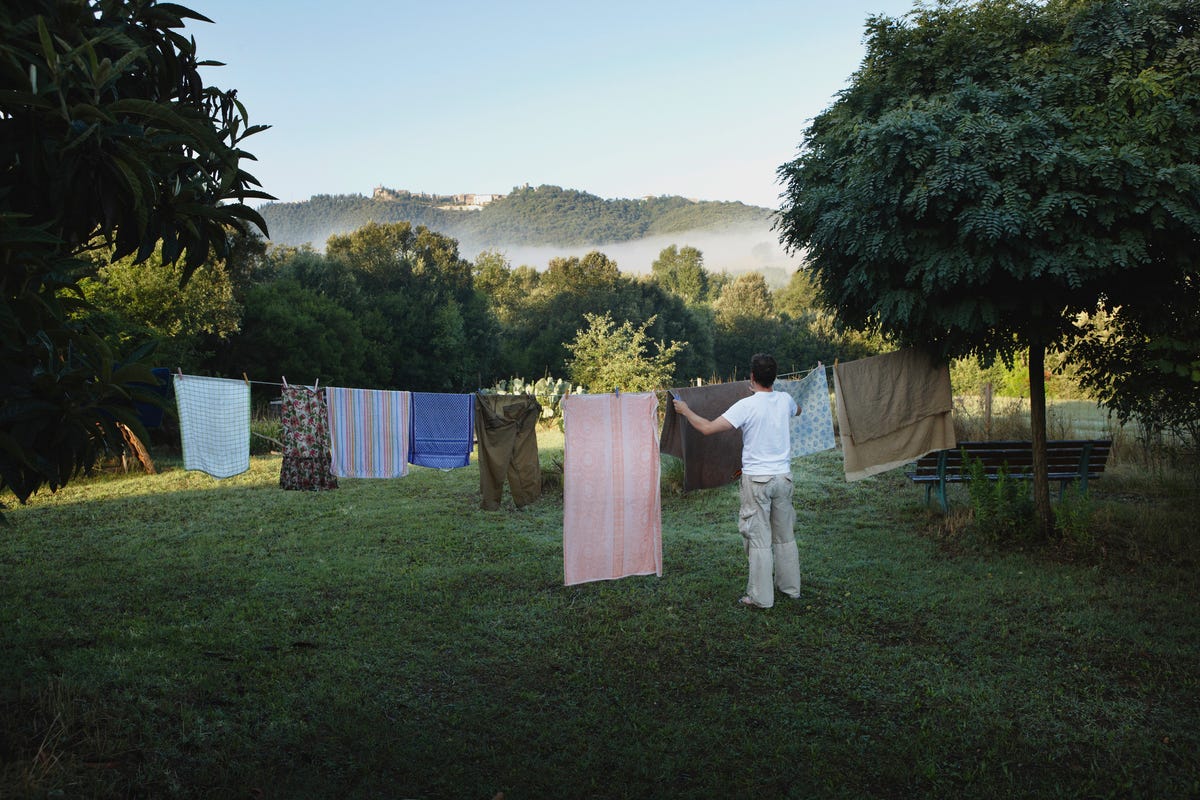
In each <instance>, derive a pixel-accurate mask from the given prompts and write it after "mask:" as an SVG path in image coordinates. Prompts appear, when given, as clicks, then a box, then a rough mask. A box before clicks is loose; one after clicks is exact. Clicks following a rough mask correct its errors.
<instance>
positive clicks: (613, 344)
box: [567, 312, 687, 392]
mask: <svg viewBox="0 0 1200 800" xmlns="http://www.w3.org/2000/svg"><path fill="white" fill-rule="evenodd" d="M584 319H585V321H586V322H587V328H586V329H581V330H580V331H579V332H578V333H577V334H576V336H575V340H574V341H573V342H570V343H569V344H567V349H568V350H570V351H571V353H572V354H573V355H574V357H573V358H572V359H571V360H570V361H568V362H567V371H568V374H569V375H570V376H571V380H572V381H574V382H576V383H579V384H581V385H583V386H584V387H586V388H587V390H588V391H590V392H609V391H613V390H614V389H619V390H622V391H626V392H646V391H654V390H655V389H662V388H665V387H666V386H667V385H668V384H669V383H670V382H671V377H672V375H673V373H674V362H675V356H676V355H677V354H678V353H679V351H680V350H682V349H683V348H684V347H685V346H686V345H687V342H671V343H670V344H666V343H665V342H661V341H660V342H654V343H653V350H654V352H651V345H652V342H651V341H650V337H649V336H648V335H647V334H646V329H647V328H649V327H650V326H651V325H652V324H653V323H654V320H655V318H654V317H651V318H650V319H648V320H646V322H644V323H642V324H641V325H640V326H639V327H637V328H634V326H633V324H632V323H631V322H629V321H628V320H627V321H625V322H623V323H622V324H621V325H620V327H615V325H616V323H615V322H614V321H613V318H612V317H611V316H610V315H609V314H608V313H607V312H606V313H605V314H604V315H603V316H601V315H598V314H584ZM614 327H615V329H614Z"/></svg>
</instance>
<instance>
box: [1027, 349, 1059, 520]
mask: <svg viewBox="0 0 1200 800" xmlns="http://www.w3.org/2000/svg"><path fill="white" fill-rule="evenodd" d="M1029 426H1030V428H1031V429H1032V431H1033V509H1034V512H1035V514H1036V517H1037V524H1038V530H1039V532H1040V533H1041V535H1042V537H1043V538H1046V539H1048V538H1050V534H1051V533H1053V532H1054V509H1053V508H1051V507H1050V471H1049V468H1048V466H1047V464H1046V348H1045V345H1043V344H1042V343H1041V342H1031V343H1030V345H1029Z"/></svg>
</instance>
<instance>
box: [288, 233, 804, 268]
mask: <svg viewBox="0 0 1200 800" xmlns="http://www.w3.org/2000/svg"><path fill="white" fill-rule="evenodd" d="M349 232H350V231H341V230H338V229H337V228H336V227H331V228H329V229H326V230H322V231H320V232H315V231H314V232H312V233H311V234H310V235H308V236H304V237H298V238H299V239H300V240H301V241H307V242H309V243H310V244H311V246H312V247H313V248H314V249H315V250H318V251H319V252H324V251H325V242H326V240H328V238H329V237H330V236H331V235H333V234H335V233H349ZM448 235H450V236H453V234H448ZM289 238H292V237H289ZM273 244H283V245H295V244H299V242H290V241H278V240H273ZM671 245H675V246H676V247H678V248H680V249H683V248H684V247H694V248H696V249H697V250H699V251H700V252H701V253H702V254H703V255H704V268H705V269H707V270H708V271H709V272H728V273H731V274H736V273H740V272H750V271H754V270H767V269H771V268H774V269H773V270H772V271H774V270H782V271H783V272H786V273H787V274H788V275H790V274H791V273H793V272H795V271H796V269H797V268H798V267H800V266H801V264H802V260H801V259H800V258H799V257H797V256H794V255H788V254H787V253H786V252H784V249H783V246H782V245H780V244H779V238H778V236H777V235H776V234H775V233H774V232H773V231H772V230H771V229H770V228H769V227H768V226H765V225H764V226H762V227H757V226H756V227H738V228H727V229H720V230H713V229H704V230H692V231H681V232H679V233H669V234H662V235H656V236H649V237H646V238H644V239H635V240H633V241H629V242H610V243H608V244H587V245H578V246H573V247H560V246H556V245H527V244H501V245H487V244H485V243H481V242H477V241H472V240H470V239H469V238H466V237H464V238H462V239H459V248H458V252H459V254H460V255H461V256H462V257H463V258H465V259H468V260H470V261H474V260H475V259H476V258H478V257H479V254H480V253H481V252H484V251H485V250H494V251H498V252H500V253H502V254H503V255H504V257H505V258H506V259H507V260H508V262H509V264H511V265H512V266H513V267H520V266H530V267H534V268H535V269H537V270H539V271H542V270H545V269H546V267H547V266H548V265H549V264H550V260H551V259H554V258H563V257H569V256H584V255H586V254H587V253H590V252H592V251H593V250H599V251H600V252H602V253H604V255H606V256H608V257H609V258H611V259H612V260H613V261H615V262H617V267H618V269H620V270H621V272H623V273H625V274H627V275H648V274H649V273H650V266H651V265H652V264H653V263H654V261H655V259H657V258H658V255H659V253H661V252H662V251H663V249H665V248H667V247H670V246H671Z"/></svg>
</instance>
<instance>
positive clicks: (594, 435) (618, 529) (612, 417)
mask: <svg viewBox="0 0 1200 800" xmlns="http://www.w3.org/2000/svg"><path fill="white" fill-rule="evenodd" d="M657 422H658V400H657V398H656V397H655V396H654V395H653V394H652V393H642V394H621V395H615V394H602V395H570V396H568V397H566V398H564V399H563V426H564V432H565V436H564V441H563V450H564V452H563V577H564V581H563V583H564V585H566V586H570V585H572V584H576V583H585V582H587V581H598V580H611V579H614V578H624V577H626V576H629V575H650V574H651V573H653V574H654V575H659V576H661V575H662V497H661V494H660V490H659V472H660V469H661V465H660V462H659V455H658V454H659V450H658V431H657Z"/></svg>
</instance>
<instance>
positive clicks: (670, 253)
mask: <svg viewBox="0 0 1200 800" xmlns="http://www.w3.org/2000/svg"><path fill="white" fill-rule="evenodd" d="M650 276H651V278H652V279H653V280H654V282H655V283H657V284H658V285H659V286H661V287H662V288H663V289H665V290H666V291H668V292H671V293H673V294H677V295H679V296H680V297H682V298H683V299H684V300H685V301H686V302H687V303H689V304H693V305H694V304H696V303H699V302H701V301H703V300H705V299H707V297H708V271H707V270H706V269H704V254H703V253H701V252H700V251H699V250H697V249H696V248H695V247H684V248H682V249H680V248H679V247H678V246H676V245H670V246H669V247H665V248H663V250H662V252H660V253H659V254H658V258H656V259H655V260H654V263H652V264H651V265H650Z"/></svg>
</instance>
